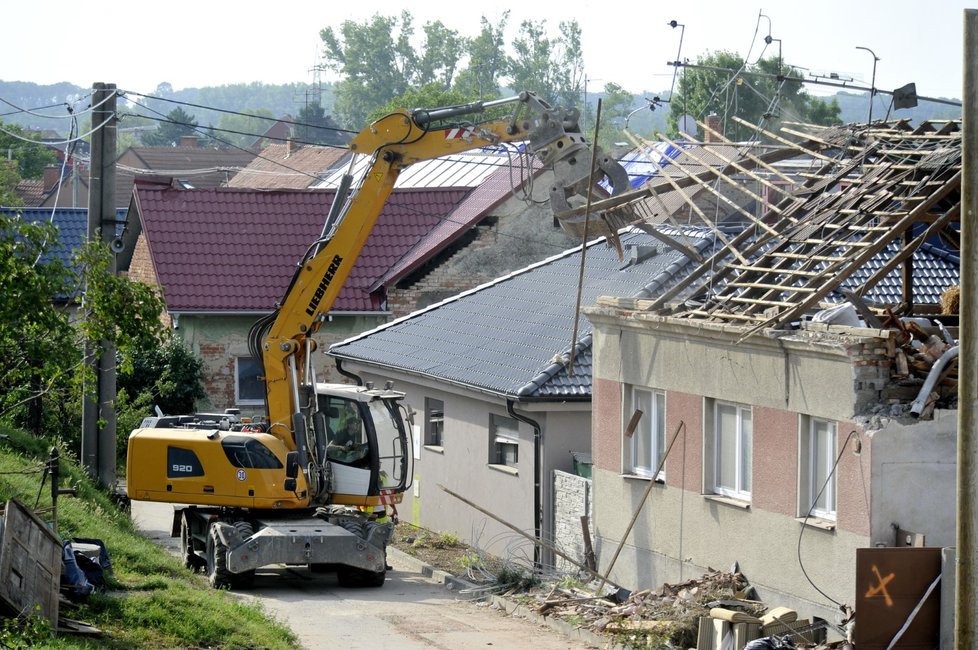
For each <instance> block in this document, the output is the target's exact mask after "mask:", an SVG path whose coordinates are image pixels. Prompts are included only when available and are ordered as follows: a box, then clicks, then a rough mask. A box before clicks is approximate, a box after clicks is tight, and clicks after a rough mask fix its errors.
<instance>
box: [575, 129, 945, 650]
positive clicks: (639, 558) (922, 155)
mask: <svg viewBox="0 0 978 650" xmlns="http://www.w3.org/2000/svg"><path fill="white" fill-rule="evenodd" d="M768 135H770V136H771V137H772V138H773V139H776V140H777V141H778V142H780V143H781V144H783V145H784V147H783V150H784V156H785V157H787V156H789V155H791V154H792V153H793V154H794V155H799V154H804V155H806V156H810V157H811V158H813V159H814V160H815V161H816V162H817V167H816V168H815V169H813V170H812V171H810V172H807V173H804V174H802V182H800V183H795V184H793V185H792V186H791V188H790V189H789V190H787V191H786V192H785V194H784V197H783V198H782V199H781V200H780V201H778V202H777V203H775V204H773V205H771V206H770V209H769V210H768V211H767V212H766V213H765V214H764V215H763V217H762V218H751V219H750V226H749V227H747V228H744V229H743V230H741V231H740V232H739V233H732V234H731V233H727V234H724V233H722V232H720V231H719V230H717V231H716V236H717V238H718V241H720V242H721V243H720V244H719V245H718V247H717V249H716V251H715V252H714V253H712V254H711V255H709V256H708V257H707V258H706V259H704V260H703V261H702V263H701V264H699V265H698V266H697V267H696V268H694V269H693V270H692V271H691V272H688V273H686V274H685V276H684V277H682V278H681V279H679V281H678V282H675V283H673V284H672V285H671V287H669V288H666V289H664V290H663V291H661V292H660V293H659V294H658V295H656V296H654V297H651V298H649V299H635V298H624V297H622V296H620V295H619V296H610V295H609V296H606V297H601V298H599V299H598V300H597V303H596V304H595V305H592V306H590V307H586V308H585V312H586V314H587V317H588V318H589V320H590V322H591V323H592V325H593V328H594V339H593V356H594V367H593V395H594V397H593V408H594V412H593V420H592V422H593V430H592V456H593V468H592V472H593V481H594V485H593V490H594V499H595V502H594V520H595V528H596V534H595V545H596V551H597V554H598V568H599V570H601V571H602V572H603V571H605V570H607V569H609V568H610V569H611V575H610V577H611V579H612V580H615V581H616V582H618V583H619V584H622V585H625V586H627V587H629V588H639V589H641V588H648V587H655V586H656V585H660V584H662V583H666V582H673V583H674V582H678V581H681V580H683V579H687V578H690V577H692V576H697V575H700V574H702V573H704V572H706V571H707V569H708V568H711V567H712V568H718V569H727V568H729V567H732V566H735V565H736V566H738V567H739V570H740V571H742V572H743V573H744V575H746V576H747V578H748V579H749V580H750V583H751V585H752V586H753V587H754V589H755V590H756V593H757V596H758V598H760V599H761V600H764V601H765V602H768V603H774V604H778V605H785V606H789V607H792V608H795V609H797V610H798V611H799V612H800V613H801V612H804V613H805V614H806V615H809V616H810V615H817V616H820V617H823V618H826V619H829V620H833V619H835V618H836V614H837V613H838V612H839V611H840V609H841V608H843V606H846V607H854V608H855V610H856V630H857V645H858V639H859V637H858V632H859V631H860V630H861V631H862V632H863V633H864V634H871V633H875V632H878V631H879V630H878V627H879V626H883V625H895V626H896V628H899V627H900V625H902V624H903V623H904V621H905V620H907V617H908V616H909V615H910V613H911V612H910V610H911V609H912V608H913V606H914V605H916V604H917V602H918V601H920V602H922V603H923V600H927V606H926V607H925V608H924V610H926V611H929V612H930V613H929V614H928V616H930V617H931V618H934V617H936V616H937V614H935V613H934V612H935V609H934V608H935V603H939V590H938V591H937V593H934V594H933V596H931V597H930V598H929V599H928V598H925V597H924V596H925V594H924V589H925V588H926V586H927V584H929V583H930V582H931V580H934V579H935V576H934V572H935V571H936V572H937V573H938V574H939V573H940V551H939V548H940V547H944V546H953V545H954V543H955V489H956V488H955V485H956V484H955V467H956V462H955V457H956V426H957V421H956V412H955V411H954V409H955V408H956V381H955V379H956V363H955V361H954V357H955V354H956V339H957V327H956V326H957V313H956V312H957V309H956V301H955V300H954V290H955V289H956V285H957V284H958V277H957V265H958V258H957V257H956V248H955V247H956V245H957V238H958V233H959V230H958V222H959V218H960V194H961V130H960V123H957V122H941V123H936V122H935V123H923V124H921V125H919V126H916V127H914V126H912V125H910V124H909V123H907V122H905V121H891V122H875V123H873V124H872V125H869V126H867V125H849V126H841V127H812V126H801V125H788V126H787V127H785V128H783V129H782V133H781V134H780V135H776V134H768ZM789 138H792V139H793V140H789ZM793 142H795V143H793ZM745 150H746V151H747V153H746V154H745V156H744V158H743V159H742V160H741V162H740V163H739V164H732V165H731V166H728V168H727V169H726V170H721V171H718V172H717V173H716V174H700V175H695V174H691V175H689V176H688V177H687V178H685V179H681V180H680V181H679V184H680V185H681V186H684V187H702V186H703V185H706V184H709V185H716V186H722V185H723V184H724V183H726V182H727V180H726V179H725V178H724V176H725V174H726V173H733V171H736V172H738V173H747V172H749V171H750V170H755V171H750V173H751V174H754V173H756V172H759V171H760V170H762V169H767V170H768V171H770V172H771V173H775V170H774V169H773V168H771V167H770V163H771V161H772V158H773V156H775V155H781V154H763V155H760V154H758V155H752V153H751V152H750V150H749V149H748V148H747V147H745ZM675 185H676V183H675V182H674V183H672V184H667V183H663V182H661V181H659V182H657V183H656V184H655V185H654V186H646V187H645V188H643V189H641V190H637V191H634V192H632V193H630V195H629V196H623V197H616V199H615V200H607V201H604V202H602V203H601V204H598V205H596V207H597V208H601V209H608V210H610V212H611V213H614V212H615V211H619V210H620V211H622V212H624V213H625V215H623V216H622V217H621V219H622V220H626V219H634V218H635V216H636V215H639V216H648V215H649V214H650V210H652V209H654V205H655V204H654V203H652V202H653V201H654V197H655V194H656V188H658V189H659V190H660V191H667V188H668V190H674V189H675ZM942 300H943V301H944V308H943V309H942V307H941V302H942ZM650 468H653V469H651V470H650ZM650 482H652V486H651V489H649V485H650ZM647 491H648V492H650V494H649V497H648V499H647V501H643V497H644V496H645V495H646V493H647ZM633 516H634V517H635V520H634V525H632V520H633ZM908 544H909V545H914V546H926V547H937V548H936V549H931V550H934V551H935V552H936V553H937V555H936V556H934V555H933V554H931V557H936V558H937V564H936V567H937V568H936V569H935V568H934V566H935V565H934V564H933V563H932V564H931V565H929V568H927V569H926V570H923V569H920V568H919V565H914V564H913V563H912V562H910V560H909V556H906V555H904V556H900V558H899V559H894V558H893V556H892V555H885V553H883V552H892V551H900V550H906V549H894V548H892V547H896V546H906V545H908ZM879 547H886V548H879ZM616 549H618V550H620V551H621V553H620V556H619V555H616V554H615V552H616ZM914 550H917V549H914ZM864 551H871V552H872V551H880V552H881V554H880V555H879V556H878V558H879V559H876V556H874V559H872V561H871V562H870V563H864V564H860V563H859V562H858V561H857V557H862V554H863V553H864ZM612 555H614V556H615V558H616V560H617V562H616V563H615V565H614V566H613V567H611V566H610V560H611V557H612ZM870 564H871V566H872V568H873V570H874V571H875V573H874V572H871V571H870V569H869V567H870ZM857 565H858V566H857ZM915 573H916V574H920V575H918V577H917V580H918V582H917V583H915V584H914V586H912V587H911V586H908V576H909V574H915ZM953 573H954V571H953V565H952V567H951V569H950V575H952V576H953ZM890 574H892V577H888V578H887V579H886V583H884V582H883V578H882V577H879V578H877V576H890ZM924 574H926V575H924ZM947 575H948V572H947V571H945V576H947ZM919 580H924V588H919V587H918V586H917V585H919ZM881 585H882V586H881ZM883 586H887V588H888V589H889V591H888V592H887V591H886V590H885V589H883ZM901 589H902V590H903V591H900V590H901ZM898 592H899V593H900V597H899V598H896V599H895V601H893V600H890V594H896V593H898ZM927 594H930V592H927ZM894 602H895V604H893V603H894ZM888 606H892V607H891V609H888V610H886V613H887V614H888V615H887V616H871V615H866V616H864V617H862V618H860V617H859V612H860V610H862V611H864V612H865V613H866V614H868V613H869V612H870V611H877V612H878V611H880V610H879V609H877V610H874V609H873V608H883V609H885V608H886V607H888ZM936 606H937V607H938V609H939V605H936ZM945 609H948V608H945ZM924 610H922V611H924ZM896 628H894V630H893V631H894V632H895V630H896ZM887 638H892V634H890V636H889V637H887ZM881 647H882V646H881Z"/></svg>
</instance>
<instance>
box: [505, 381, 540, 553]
mask: <svg viewBox="0 0 978 650" xmlns="http://www.w3.org/2000/svg"><path fill="white" fill-rule="evenodd" d="M513 403H514V402H513V400H511V399H508V400H506V412H507V413H509V415H510V416H511V417H512V418H513V419H514V420H519V421H520V422H524V423H526V424H529V425H530V426H531V427H533V536H534V537H535V538H536V539H537V541H541V537H540V536H541V535H542V530H541V529H542V527H543V503H542V499H541V496H540V489H541V485H540V484H541V478H542V474H543V467H542V466H543V458H542V456H543V430H542V429H541V428H540V423H539V422H537V421H536V420H531V419H530V418H528V417H526V416H525V415H519V414H518V413H517V412H516V410H515V409H514V408H513ZM541 564H542V560H541V558H540V545H539V544H534V545H533V566H534V567H536V568H540V566H541Z"/></svg>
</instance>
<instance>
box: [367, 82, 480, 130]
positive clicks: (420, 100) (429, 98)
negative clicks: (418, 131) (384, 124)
mask: <svg viewBox="0 0 978 650" xmlns="http://www.w3.org/2000/svg"><path fill="white" fill-rule="evenodd" d="M476 99H477V97H475V96H474V95H471V94H468V93H464V92H462V91H460V90H445V89H444V88H442V86H441V84H439V83H431V84H428V85H426V86H422V87H420V88H416V89H411V90H409V91H407V92H406V93H404V94H403V95H401V96H399V97H394V98H393V99H391V100H390V101H389V102H387V103H386V104H384V105H383V106H381V107H379V108H377V109H375V110H374V111H373V112H371V113H370V115H369V116H368V117H367V122H373V121H374V120H376V119H379V118H381V117H383V116H384V115H387V114H388V113H393V112H394V111H397V110H400V109H406V110H413V109H416V108H439V107H442V106H457V105H459V104H467V103H469V102H472V101H475V100H476Z"/></svg>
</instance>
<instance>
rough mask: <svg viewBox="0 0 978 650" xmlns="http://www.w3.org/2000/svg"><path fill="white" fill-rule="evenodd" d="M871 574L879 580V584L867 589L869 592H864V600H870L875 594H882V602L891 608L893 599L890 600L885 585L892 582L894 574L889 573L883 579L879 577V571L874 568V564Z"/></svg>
mask: <svg viewBox="0 0 978 650" xmlns="http://www.w3.org/2000/svg"><path fill="white" fill-rule="evenodd" d="M873 573H875V574H876V579H877V580H879V581H880V583H879V585H877V586H875V587H873V586H870V587H869V590H868V591H867V592H866V598H872V597H873V596H875V595H876V594H879V593H882V594H883V600H884V602H885V603H886V606H887V607H893V599H892V598H890V593H889V592H888V591H887V590H886V585H887V583H888V582H890V581H891V580H893V578H894V577H895V576H896V574H894V573H890V575H888V576H886V577H885V578H884V577H883V576H881V575H880V570H879V569H877V568H876V565H875V564H874V565H873Z"/></svg>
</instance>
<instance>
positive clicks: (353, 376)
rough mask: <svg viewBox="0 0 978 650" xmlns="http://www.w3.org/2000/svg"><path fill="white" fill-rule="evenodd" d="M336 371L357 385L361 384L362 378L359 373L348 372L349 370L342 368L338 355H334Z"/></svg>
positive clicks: (341, 361)
mask: <svg viewBox="0 0 978 650" xmlns="http://www.w3.org/2000/svg"><path fill="white" fill-rule="evenodd" d="M336 372H338V373H340V374H341V375H343V376H344V377H349V378H350V379H352V380H353V381H355V382H357V386H363V378H362V377H360V375H357V374H355V373H352V372H350V371H349V370H344V369H343V359H340V358H339V357H336Z"/></svg>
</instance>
